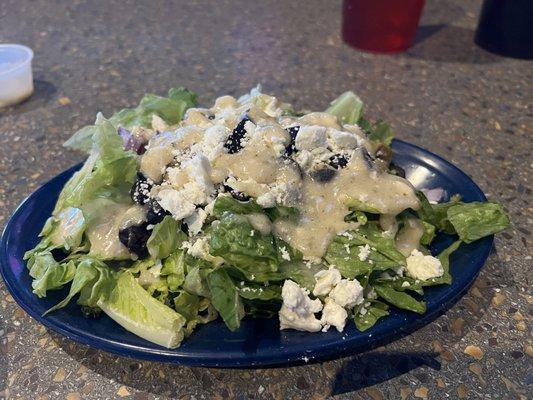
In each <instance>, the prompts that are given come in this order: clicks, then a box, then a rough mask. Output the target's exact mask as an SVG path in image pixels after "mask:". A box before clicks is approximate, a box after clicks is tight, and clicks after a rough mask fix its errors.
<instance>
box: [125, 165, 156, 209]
mask: <svg viewBox="0 0 533 400" xmlns="http://www.w3.org/2000/svg"><path fill="white" fill-rule="evenodd" d="M150 190H152V185H151V184H150V183H148V181H147V179H146V178H145V177H144V175H143V174H142V173H140V172H138V173H137V180H136V181H135V183H134V184H133V186H132V188H131V190H130V196H131V199H132V200H133V202H134V203H136V204H140V205H144V204H146V203H148V201H150Z"/></svg>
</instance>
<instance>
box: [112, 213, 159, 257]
mask: <svg viewBox="0 0 533 400" xmlns="http://www.w3.org/2000/svg"><path fill="white" fill-rule="evenodd" d="M147 226H148V223H147V222H143V223H142V224H141V225H132V226H128V227H127V228H124V229H121V230H120V231H119V232H118V238H119V240H120V243H122V244H123V245H124V246H126V248H127V249H128V250H129V251H131V252H132V253H135V254H137V256H138V257H139V258H145V257H146V256H148V249H147V248H146V242H147V241H148V239H149V238H150V235H151V234H152V231H149V230H148V229H146V228H147Z"/></svg>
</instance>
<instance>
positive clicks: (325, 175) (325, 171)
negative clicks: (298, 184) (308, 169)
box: [311, 167, 336, 183]
mask: <svg viewBox="0 0 533 400" xmlns="http://www.w3.org/2000/svg"><path fill="white" fill-rule="evenodd" d="M335 173H336V171H335V170H334V169H329V168H327V167H326V168H322V169H319V170H317V171H313V172H312V173H311V177H312V178H313V179H315V180H317V181H319V182H322V183H326V182H329V181H330V180H332V179H333V177H334V176H335Z"/></svg>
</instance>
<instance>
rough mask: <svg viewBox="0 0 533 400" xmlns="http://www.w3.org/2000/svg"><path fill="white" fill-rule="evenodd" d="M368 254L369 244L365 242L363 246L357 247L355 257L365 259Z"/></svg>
mask: <svg viewBox="0 0 533 400" xmlns="http://www.w3.org/2000/svg"><path fill="white" fill-rule="evenodd" d="M369 255H370V246H369V245H368V244H365V245H364V246H360V247H359V254H358V255H357V257H358V258H359V260H360V261H366V259H367V258H368V256H369Z"/></svg>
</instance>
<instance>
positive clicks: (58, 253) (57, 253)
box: [50, 249, 68, 262]
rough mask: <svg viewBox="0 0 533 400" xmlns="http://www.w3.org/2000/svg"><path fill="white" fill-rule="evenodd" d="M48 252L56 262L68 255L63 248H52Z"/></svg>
mask: <svg viewBox="0 0 533 400" xmlns="http://www.w3.org/2000/svg"><path fill="white" fill-rule="evenodd" d="M50 253H51V254H52V257H54V260H56V261H57V262H60V261H63V260H64V259H65V258H66V257H67V256H68V253H66V252H65V251H64V250H63V249H52V250H50Z"/></svg>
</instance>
